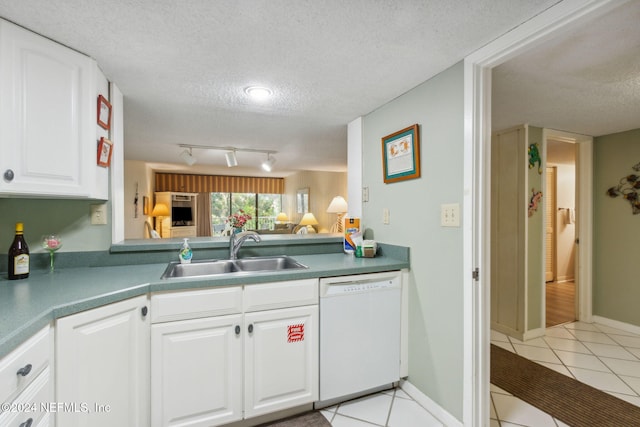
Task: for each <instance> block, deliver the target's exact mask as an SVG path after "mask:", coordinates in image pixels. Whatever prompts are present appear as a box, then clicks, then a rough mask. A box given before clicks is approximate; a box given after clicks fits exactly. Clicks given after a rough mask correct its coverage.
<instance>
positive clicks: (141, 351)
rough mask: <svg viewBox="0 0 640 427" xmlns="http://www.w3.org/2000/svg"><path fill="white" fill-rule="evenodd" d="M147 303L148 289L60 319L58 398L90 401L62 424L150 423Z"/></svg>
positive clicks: (66, 414) (60, 417)
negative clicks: (125, 298) (134, 295)
mask: <svg viewBox="0 0 640 427" xmlns="http://www.w3.org/2000/svg"><path fill="white" fill-rule="evenodd" d="M147 307H148V298H147V296H146V295H143V296H139V297H135V298H131V299H128V300H124V301H121V302H117V303H113V304H109V305H106V306H102V307H99V308H94V309H91V310H87V311H83V312H80V313H78V314H74V315H70V316H67V317H62V318H60V319H58V320H57V323H56V401H58V402H75V403H77V404H78V405H84V406H80V407H79V410H77V411H60V412H57V414H56V416H57V424H58V425H60V426H65V427H79V426H88V425H90V426H94V427H95V426H105V427H110V426H131V427H133V426H146V425H149V357H150V356H149V341H150V339H149V330H150V328H149V316H148V308H147ZM83 408H86V409H87V410H83Z"/></svg>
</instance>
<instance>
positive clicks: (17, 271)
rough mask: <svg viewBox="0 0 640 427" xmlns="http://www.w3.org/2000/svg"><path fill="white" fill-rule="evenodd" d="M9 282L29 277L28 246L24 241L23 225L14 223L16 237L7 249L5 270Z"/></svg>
mask: <svg viewBox="0 0 640 427" xmlns="http://www.w3.org/2000/svg"><path fill="white" fill-rule="evenodd" d="M7 272H8V273H9V280H18V279H26V278H27V277H29V246H27V242H26V241H25V240H24V225H23V224H22V223H21V222H18V223H16V237H14V239H13V243H12V244H11V247H9V265H8V268H7Z"/></svg>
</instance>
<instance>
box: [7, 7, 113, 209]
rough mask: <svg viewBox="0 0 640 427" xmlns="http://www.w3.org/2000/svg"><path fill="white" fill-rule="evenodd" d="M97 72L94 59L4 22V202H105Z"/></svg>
mask: <svg viewBox="0 0 640 427" xmlns="http://www.w3.org/2000/svg"><path fill="white" fill-rule="evenodd" d="M96 72H97V65H96V63H95V61H94V60H92V59H91V58H89V57H88V56H86V55H83V54H81V53H79V52H76V51H74V50H72V49H69V48H67V47H65V46H63V45H61V44H58V43H56V42H54V41H52V40H50V39H47V38H45V37H42V36H40V35H38V34H35V33H32V32H30V31H28V30H26V29H24V28H22V27H19V26H17V25H14V24H12V23H10V22H7V21H4V20H1V19H0V174H1V175H2V178H1V179H0V195H7V196H24V197H30V196H32V197H69V198H89V197H91V196H92V195H93V194H102V195H104V194H105V193H104V189H101V190H102V191H100V190H99V189H96V188H95V186H96V167H97V140H96V108H97V106H96V104H97V102H96V97H95V96H94V95H95V91H96ZM103 186H104V184H103Z"/></svg>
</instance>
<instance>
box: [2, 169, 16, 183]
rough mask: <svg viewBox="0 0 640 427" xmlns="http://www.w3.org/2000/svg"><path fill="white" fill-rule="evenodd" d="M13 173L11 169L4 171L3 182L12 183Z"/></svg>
mask: <svg viewBox="0 0 640 427" xmlns="http://www.w3.org/2000/svg"><path fill="white" fill-rule="evenodd" d="M13 177H14V174H13V171H12V170H11V169H7V170H6V171H4V179H5V181H8V182H11V181H13Z"/></svg>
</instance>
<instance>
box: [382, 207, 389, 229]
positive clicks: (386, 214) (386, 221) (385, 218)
mask: <svg viewBox="0 0 640 427" xmlns="http://www.w3.org/2000/svg"><path fill="white" fill-rule="evenodd" d="M382 222H383V224H385V225H389V208H384V209H382Z"/></svg>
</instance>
